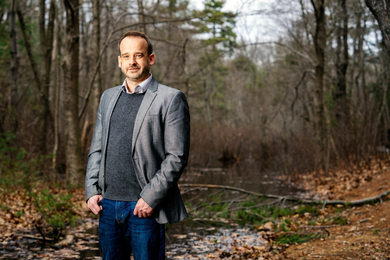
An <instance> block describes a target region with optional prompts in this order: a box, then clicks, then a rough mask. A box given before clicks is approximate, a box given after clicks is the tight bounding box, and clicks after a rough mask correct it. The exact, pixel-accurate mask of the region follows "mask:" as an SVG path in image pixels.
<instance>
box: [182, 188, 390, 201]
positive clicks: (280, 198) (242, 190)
mask: <svg viewBox="0 0 390 260" xmlns="http://www.w3.org/2000/svg"><path fill="white" fill-rule="evenodd" d="M179 187H180V188H189V187H190V188H195V187H203V188H212V189H223V190H232V191H238V192H242V193H246V194H250V195H253V196H257V197H265V198H269V199H279V200H286V201H292V202H298V203H301V204H311V203H314V204H324V205H326V204H327V205H361V204H366V203H370V202H372V201H375V200H377V199H380V198H383V197H385V196H387V195H388V194H389V190H387V191H385V192H383V193H381V194H379V195H377V196H374V197H370V198H365V199H360V200H353V201H346V200H311V199H301V198H297V197H292V196H278V195H272V194H262V193H257V192H253V191H248V190H245V189H241V188H237V187H232V186H224V185H214V184H180V185H179Z"/></svg>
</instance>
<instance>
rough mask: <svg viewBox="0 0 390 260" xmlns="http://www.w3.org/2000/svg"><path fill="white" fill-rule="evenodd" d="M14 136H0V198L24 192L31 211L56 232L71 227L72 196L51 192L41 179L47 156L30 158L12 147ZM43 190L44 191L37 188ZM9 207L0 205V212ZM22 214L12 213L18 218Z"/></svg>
mask: <svg viewBox="0 0 390 260" xmlns="http://www.w3.org/2000/svg"><path fill="white" fill-rule="evenodd" d="M15 138H16V136H15V135H14V134H13V133H11V132H6V133H4V134H3V135H2V136H1V137H0V174H1V178H0V195H5V194H12V193H15V192H16V191H20V190H22V191H24V195H25V196H27V199H28V200H30V201H31V202H32V204H33V205H34V208H35V210H36V211H37V212H38V213H40V214H41V216H42V220H43V222H46V223H47V224H48V225H49V226H50V227H52V228H53V231H54V233H58V232H60V231H61V230H62V229H64V228H65V227H66V226H67V225H75V223H76V220H77V218H78V216H77V214H76V212H75V211H74V209H75V207H76V206H75V205H74V204H73V202H72V200H71V199H72V194H70V193H69V194H62V193H58V192H54V191H53V190H54V189H50V188H48V187H50V186H52V185H51V184H50V183H46V182H45V181H44V180H43V179H42V173H41V172H42V171H41V170H42V167H43V164H44V163H45V161H46V160H49V159H51V155H38V156H32V155H31V154H29V153H28V152H27V151H26V149H24V148H21V147H15V146H14V145H13V143H14V140H15ZM39 187H45V188H39ZM9 206H11V205H5V204H0V209H1V210H8V209H9ZM24 214H25V212H24V211H18V212H16V213H15V216H16V217H21V216H23V215H24Z"/></svg>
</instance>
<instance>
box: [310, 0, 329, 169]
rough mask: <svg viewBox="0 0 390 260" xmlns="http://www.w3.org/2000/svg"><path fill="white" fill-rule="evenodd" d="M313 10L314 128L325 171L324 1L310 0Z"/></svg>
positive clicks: (326, 137)
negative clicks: (314, 59) (314, 55)
mask: <svg viewBox="0 0 390 260" xmlns="http://www.w3.org/2000/svg"><path fill="white" fill-rule="evenodd" d="M311 3H312V5H313V8H314V13H315V20H316V27H315V33H314V37H313V42H314V48H315V54H316V64H315V66H314V67H315V79H314V84H315V97H316V105H315V107H316V128H317V133H318V137H319V141H320V146H321V153H322V155H321V156H322V165H323V166H324V168H325V169H327V156H326V154H327V151H328V149H329V147H328V146H329V144H328V143H329V140H328V134H327V125H326V118H325V104H324V74H325V47H326V16H325V4H324V0H311Z"/></svg>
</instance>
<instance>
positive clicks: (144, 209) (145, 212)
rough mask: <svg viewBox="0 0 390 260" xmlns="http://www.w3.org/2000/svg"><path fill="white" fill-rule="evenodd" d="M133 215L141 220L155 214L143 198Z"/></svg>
mask: <svg viewBox="0 0 390 260" xmlns="http://www.w3.org/2000/svg"><path fill="white" fill-rule="evenodd" d="M133 213H134V215H136V216H138V217H140V218H147V217H150V216H151V215H152V214H153V209H152V208H151V207H150V206H149V205H148V204H147V203H146V202H145V201H144V200H143V199H142V198H140V199H139V200H138V202H137V205H135V208H134V212H133Z"/></svg>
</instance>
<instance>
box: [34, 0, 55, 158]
mask: <svg viewBox="0 0 390 260" xmlns="http://www.w3.org/2000/svg"><path fill="white" fill-rule="evenodd" d="M45 15H46V7H45V0H40V1H39V23H38V24H39V45H40V54H41V65H40V69H41V71H40V83H38V82H37V84H41V86H40V88H41V92H42V93H41V94H42V95H41V100H40V106H39V108H38V118H39V120H38V121H37V126H36V127H37V133H39V135H37V150H38V152H39V153H42V154H45V153H46V139H47V127H48V119H49V115H50V107H49V85H50V75H51V59H52V51H53V37H54V19H55V15H56V12H55V1H54V0H51V2H50V9H49V20H48V25H47V29H46V28H45Z"/></svg>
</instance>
